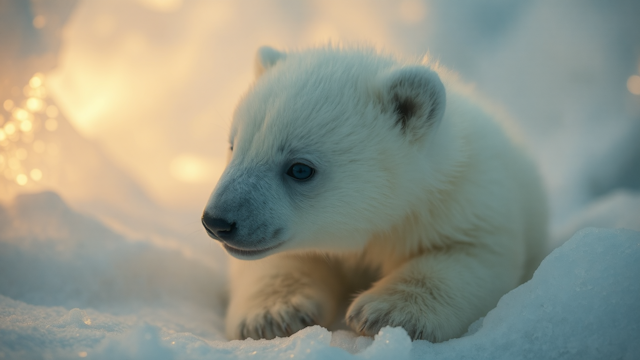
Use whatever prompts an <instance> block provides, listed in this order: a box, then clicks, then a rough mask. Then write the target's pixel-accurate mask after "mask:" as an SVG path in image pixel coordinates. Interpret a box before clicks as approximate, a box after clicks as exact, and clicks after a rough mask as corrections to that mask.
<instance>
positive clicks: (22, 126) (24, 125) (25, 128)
mask: <svg viewBox="0 0 640 360" xmlns="http://www.w3.org/2000/svg"><path fill="white" fill-rule="evenodd" d="M32 127H33V124H32V123H31V121H29V120H25V121H23V122H22V123H20V130H22V131H24V132H28V131H31V128H32Z"/></svg>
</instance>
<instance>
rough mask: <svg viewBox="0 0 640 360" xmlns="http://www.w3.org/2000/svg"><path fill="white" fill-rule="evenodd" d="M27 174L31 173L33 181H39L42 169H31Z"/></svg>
mask: <svg viewBox="0 0 640 360" xmlns="http://www.w3.org/2000/svg"><path fill="white" fill-rule="evenodd" d="M29 175H31V179H33V180H34V181H39V180H40V179H42V171H40V169H33V170H31V172H30V173H29Z"/></svg>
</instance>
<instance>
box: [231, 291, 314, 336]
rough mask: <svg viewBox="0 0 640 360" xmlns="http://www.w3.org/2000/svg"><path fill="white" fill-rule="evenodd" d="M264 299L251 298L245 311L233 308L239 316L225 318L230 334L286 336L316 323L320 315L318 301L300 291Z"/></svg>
mask: <svg viewBox="0 0 640 360" xmlns="http://www.w3.org/2000/svg"><path fill="white" fill-rule="evenodd" d="M264 300H266V301H265V302H262V303H258V302H254V305H253V306H250V307H249V308H247V309H245V311H237V312H240V313H241V314H240V316H232V317H231V316H230V318H228V319H227V322H228V323H227V328H228V330H230V332H231V333H232V335H231V337H232V338H239V339H246V338H252V339H256V340H257V339H273V338H275V337H285V336H290V335H292V334H294V333H296V332H297V331H299V330H301V329H304V328H305V327H307V326H311V325H316V324H318V323H319V319H320V318H321V317H322V308H321V306H320V303H319V302H318V301H316V300H313V299H309V298H306V297H305V296H303V295H299V294H298V295H294V296H292V297H288V298H286V297H283V298H275V299H274V298H273V297H271V298H269V299H264ZM234 318H235V319H234Z"/></svg>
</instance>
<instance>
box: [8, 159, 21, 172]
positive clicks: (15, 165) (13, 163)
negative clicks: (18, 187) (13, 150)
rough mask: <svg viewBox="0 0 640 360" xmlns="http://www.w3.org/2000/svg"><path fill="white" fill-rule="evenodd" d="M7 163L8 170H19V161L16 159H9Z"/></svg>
mask: <svg viewBox="0 0 640 360" xmlns="http://www.w3.org/2000/svg"><path fill="white" fill-rule="evenodd" d="M7 163H8V164H9V169H13V170H16V169H19V168H20V160H18V159H16V158H10V159H9V161H8V162H7Z"/></svg>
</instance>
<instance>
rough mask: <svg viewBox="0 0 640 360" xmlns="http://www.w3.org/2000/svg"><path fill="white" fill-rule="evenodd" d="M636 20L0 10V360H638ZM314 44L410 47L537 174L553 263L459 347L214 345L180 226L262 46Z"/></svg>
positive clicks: (220, 262)
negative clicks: (430, 61)
mask: <svg viewBox="0 0 640 360" xmlns="http://www.w3.org/2000/svg"><path fill="white" fill-rule="evenodd" d="M638 13H640V6H639V5H638V4H635V3H633V2H614V3H607V4H600V3H595V2H590V3H585V2H581V1H568V2H562V3H555V2H549V1H544V0H530V1H520V2H514V3H509V4H507V3H504V4H501V3H500V2H495V1H490V0H487V1H476V2H473V4H466V6H464V7H462V6H461V5H460V4H459V3H456V2H448V1H437V0H433V1H418V0H404V1H400V2H369V1H350V2H347V3H345V2H341V1H324V0H322V1H320V0H318V1H309V2H304V3H299V2H289V1H284V0H283V1H272V2H258V3H256V2H250V1H248V0H247V1H244V0H242V1H235V2H211V1H190V2H183V1H181V0H162V1H161V0H137V1H129V2H113V1H109V0H91V1H79V2H76V1H56V2H39V1H32V2H28V1H22V0H9V1H5V2H3V3H1V4H0V34H3V35H5V34H10V35H11V36H0V54H2V55H0V60H1V61H2V62H1V63H0V103H2V107H1V108H0V359H5V358H6V359H73V358H87V359H211V358H214V359H236V358H256V359H291V358H294V359H295V358H304V359H352V358H362V359H390V358H392V359H396V360H402V359H468V358H473V359H604V358H606V359H638V358H640V341H638V340H637V339H640V282H639V281H638V280H637V279H638V274H640V232H638V231H640V145H639V144H640V142H638V140H637V139H638V138H639V137H640V85H638V87H634V86H635V85H634V81H635V80H634V79H635V78H634V76H635V77H637V78H638V79H640V38H638V37H637V34H638V33H640V23H639V22H638V21H637V14H638ZM248 24H250V26H248ZM328 39H333V40H334V41H337V40H343V41H347V42H350V41H362V42H367V43H370V44H374V45H375V46H379V47H380V48H384V49H387V50H388V51H392V52H395V53H398V54H402V55H404V56H414V55H415V56H419V55H421V54H424V53H426V52H427V51H429V52H430V53H431V55H432V56H435V57H436V58H438V59H440V61H441V62H442V63H443V64H444V65H446V66H448V67H450V68H453V69H454V70H456V71H458V72H460V74H461V77H462V78H463V79H464V80H466V81H469V82H471V83H473V84H474V86H475V87H476V88H477V89H478V91H479V92H480V93H482V94H485V95H486V97H487V98H488V99H492V100H493V101H495V103H497V104H499V105H500V106H502V108H501V109H502V111H504V113H505V114H508V115H511V116H513V117H514V119H515V120H517V122H518V125H519V126H520V128H521V130H522V131H521V133H522V138H523V141H524V142H525V143H527V144H528V146H529V147H530V149H531V153H532V154H533V156H534V157H535V159H536V160H537V162H538V163H539V165H540V168H541V172H542V174H543V177H544V179H545V182H546V185H547V188H548V193H549V199H550V203H551V221H552V228H551V232H552V240H551V242H550V244H549V251H550V255H549V256H547V258H546V259H545V260H544V261H543V262H542V264H541V265H540V267H539V269H538V271H537V272H536V273H535V275H534V277H533V279H532V280H531V281H529V282H527V283H525V284H523V285H521V286H519V287H518V288H516V289H514V290H513V291H511V292H510V293H508V294H506V295H505V296H503V298H502V299H501V300H500V302H499V303H498V305H497V306H496V308H495V309H493V310H492V311H491V312H489V313H488V314H487V315H486V316H485V317H484V318H483V319H479V320H478V321H476V322H475V323H474V324H473V325H471V327H470V328H469V331H468V333H467V334H466V335H465V336H463V337H461V338H459V339H453V340H450V341H447V342H443V343H436V344H434V343H430V342H427V341H413V342H412V341H411V340H410V339H409V337H408V336H407V334H406V332H405V331H404V330H403V329H401V328H384V329H382V330H381V332H380V333H379V334H378V335H376V336H375V337H374V338H370V337H361V336H357V335H356V334H355V333H353V332H352V331H350V330H347V328H346V327H345V326H344V324H340V323H337V324H336V325H335V326H334V327H332V328H330V329H324V328H321V327H319V326H314V327H310V328H306V329H304V330H302V331H300V332H298V333H296V334H294V335H293V336H291V337H289V338H277V339H275V340H270V341H266V340H257V341H256V340H246V341H228V340H227V339H226V338H225V336H224V331H223V329H224V326H223V324H224V313H225V307H226V302H227V299H226V281H227V280H226V255H225V254H224V251H222V249H220V248H219V247H218V246H217V245H216V244H214V243H213V242H212V241H211V240H210V239H209V238H208V237H207V236H206V234H205V233H204V231H203V229H202V228H201V225H200V223H199V215H200V211H201V210H202V207H203V206H204V204H205V202H206V199H207V197H208V195H209V192H210V191H211V189H213V186H214V185H215V181H216V178H217V176H218V175H219V174H220V172H221V171H222V167H223V165H224V156H225V154H224V150H225V149H226V136H227V131H228V123H229V119H230V117H231V112H232V110H233V105H234V104H235V103H236V101H237V99H238V98H239V97H240V96H241V94H242V91H243V90H244V89H245V88H246V86H248V84H249V83H250V81H251V71H252V61H253V52H254V51H255V50H256V49H257V48H258V47H259V46H260V45H265V44H268V45H273V46H276V47H280V48H295V47H304V46H312V45H314V44H318V43H323V42H326V41H327V40H328ZM9 101H10V102H9ZM27 122H28V124H27ZM16 129H17V130H16ZM554 249H555V250H554Z"/></svg>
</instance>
